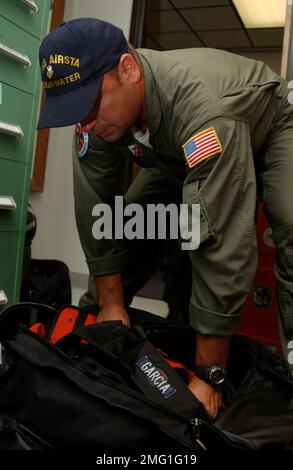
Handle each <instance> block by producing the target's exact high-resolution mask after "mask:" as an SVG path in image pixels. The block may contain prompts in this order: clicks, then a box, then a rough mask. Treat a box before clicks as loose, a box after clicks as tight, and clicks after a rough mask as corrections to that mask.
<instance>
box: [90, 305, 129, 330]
mask: <svg viewBox="0 0 293 470" xmlns="http://www.w3.org/2000/svg"><path fill="white" fill-rule="evenodd" d="M113 320H120V321H122V323H123V324H124V325H125V326H128V328H130V320H129V316H128V314H127V312H126V310H125V309H124V308H123V307H120V306H111V307H104V308H102V309H101V310H100V312H99V314H98V316H97V323H102V322H103V321H113Z"/></svg>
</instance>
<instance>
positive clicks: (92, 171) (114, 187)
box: [72, 135, 125, 276]
mask: <svg viewBox="0 0 293 470" xmlns="http://www.w3.org/2000/svg"><path fill="white" fill-rule="evenodd" d="M89 139H90V142H89V145H88V150H87V151H86V152H84V155H83V156H82V157H80V156H79V153H80V152H78V150H77V145H76V138H75V137H74V139H73V152H72V153H73V183H74V184H73V186H74V204H75V218H76V224H77V229H78V233H79V238H80V242H81V245H82V248H83V251H84V254H85V257H86V262H87V265H88V268H89V272H90V274H92V275H94V276H102V275H106V274H112V273H115V272H119V271H120V270H121V265H122V262H123V257H124V251H123V240H115V239H114V237H113V238H112V239H101V240H97V239H95V238H94V236H93V232H92V229H93V224H94V222H95V220H96V219H97V218H96V217H94V216H93V215H92V212H93V208H94V206H96V204H109V205H110V206H111V208H112V209H113V208H114V202H115V195H118V194H121V184H120V180H121V173H122V171H123V165H124V162H125V157H124V156H123V155H122V154H121V153H120V152H119V150H117V146H113V150H111V147H112V146H109V145H107V143H103V141H102V140H101V139H96V138H95V141H94V138H92V137H91V136H90V135H89ZM93 141H94V142H93Z"/></svg>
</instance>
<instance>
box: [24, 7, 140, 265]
mask: <svg viewBox="0 0 293 470" xmlns="http://www.w3.org/2000/svg"><path fill="white" fill-rule="evenodd" d="M131 9H132V0H119V1H117V0H66V4H65V12H64V20H65V21H68V20H70V19H73V18H78V17H95V18H99V19H102V20H105V21H109V22H111V23H113V24H115V25H117V26H119V27H120V28H122V29H123V31H124V34H125V36H126V38H128V37H129V30H130V21H131ZM72 135H73V127H72V126H71V127H65V128H59V129H51V130H50V138H49V144H48V156H47V167H46V178H45V186H44V192H43V193H32V194H31V197H30V202H31V205H32V207H33V209H34V210H35V212H36V214H37V221H38V227H37V234H36V237H35V239H34V241H33V246H32V255H33V257H34V258H39V259H59V260H62V261H64V262H65V263H66V264H67V265H68V266H69V269H70V271H71V272H72V273H81V274H85V273H87V272H88V270H87V265H86V263H85V260H84V254H83V251H82V249H81V246H80V242H79V239H78V234H77V230H76V226H75V221H74V205H73V184H72V162H71V146H72Z"/></svg>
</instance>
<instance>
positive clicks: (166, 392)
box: [136, 356, 176, 399]
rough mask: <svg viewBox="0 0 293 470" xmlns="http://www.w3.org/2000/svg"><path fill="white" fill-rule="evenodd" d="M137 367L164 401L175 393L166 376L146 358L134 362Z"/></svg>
mask: <svg viewBox="0 0 293 470" xmlns="http://www.w3.org/2000/svg"><path fill="white" fill-rule="evenodd" d="M136 365H137V367H138V368H139V369H140V370H141V371H142V372H143V374H144V375H145V376H146V378H147V379H148V381H149V382H150V384H151V385H153V387H155V388H156V389H157V390H158V391H159V392H160V393H161V394H162V395H163V397H164V398H165V399H167V398H170V397H171V396H172V395H174V393H176V388H175V387H173V385H171V384H170V383H169V379H168V376H167V374H166V373H165V372H164V371H163V370H162V369H160V368H158V367H156V366H154V365H153V363H152V362H151V360H150V359H149V357H148V356H144V357H142V358H141V359H139V361H137V362H136Z"/></svg>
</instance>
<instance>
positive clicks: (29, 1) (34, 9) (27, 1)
mask: <svg viewBox="0 0 293 470" xmlns="http://www.w3.org/2000/svg"><path fill="white" fill-rule="evenodd" d="M21 1H22V3H24V4H25V5H26V6H28V7H29V8H30V9H31V11H32V13H37V12H38V11H39V7H38V5H36V4H35V2H34V1H33V0H21Z"/></svg>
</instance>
